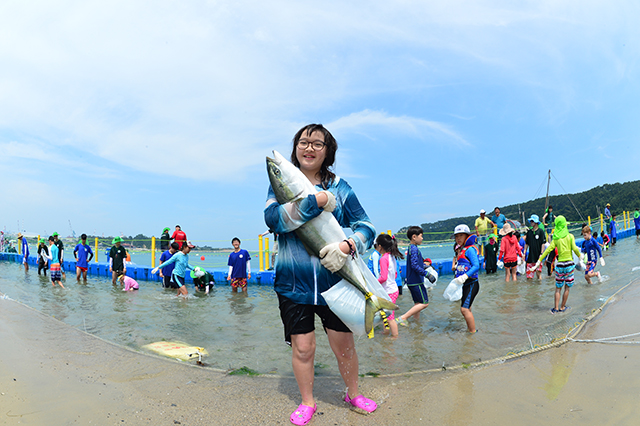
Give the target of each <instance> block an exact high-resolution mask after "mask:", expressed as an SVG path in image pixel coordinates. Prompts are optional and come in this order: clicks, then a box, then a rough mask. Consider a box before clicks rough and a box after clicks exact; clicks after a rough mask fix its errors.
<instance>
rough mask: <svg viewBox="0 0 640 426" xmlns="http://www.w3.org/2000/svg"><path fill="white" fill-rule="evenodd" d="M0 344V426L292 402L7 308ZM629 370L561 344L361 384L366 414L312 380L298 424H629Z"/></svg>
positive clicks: (607, 315)
mask: <svg viewBox="0 0 640 426" xmlns="http://www.w3.org/2000/svg"><path fill="white" fill-rule="evenodd" d="M638 304H640V285H639V284H638V283H636V284H634V285H632V286H630V287H629V288H627V289H626V290H625V291H623V292H622V293H620V294H619V295H618V296H617V299H616V300H615V301H613V302H612V303H610V304H608V305H607V306H606V307H605V309H604V311H603V312H602V313H601V314H600V315H598V316H597V317H596V318H595V319H594V320H593V321H591V322H590V323H589V324H587V326H586V327H585V328H584V329H583V331H582V332H581V333H580V335H579V336H578V338H581V339H593V338H600V337H610V336H619V335H623V334H629V333H636V332H640V310H638V309H637V308H636V306H637V305H638ZM473 338H481V334H478V335H476V336H473ZM639 340H640V339H639ZM0 342H1V344H0V424H3V425H4V424H7V425H13V424H27V425H71V424H93V425H116V424H117V425H123V424H134V425H145V424H153V425H176V424H181V425H218V424H219V425H254V424H256V425H261V424H266V425H270V424H282V425H287V424H290V423H289V419H288V418H289V414H290V413H291V411H292V410H293V409H295V408H296V407H297V405H298V404H299V402H300V401H299V394H298V389H297V385H296V383H295V380H293V379H292V378H272V377H246V376H228V375H225V374H224V373H221V372H217V371H212V370H207V369H202V368H200V367H194V366H190V365H185V364H179V363H176V362H173V361H171V360H167V359H163V358H160V357H154V356H148V355H145V354H141V353H136V352H133V351H130V350H128V349H125V348H121V347H119V346H117V345H113V344H110V343H108V342H104V341H102V340H100V339H97V338H95V337H93V336H90V335H87V334H85V333H83V332H81V331H79V330H76V329H74V328H72V327H69V326H67V325H66V324H63V323H61V322H59V321H57V320H55V319H53V318H51V317H48V316H46V315H44V314H41V313H39V312H37V311H35V310H33V309H31V308H28V307H25V306H23V305H21V304H18V303H16V302H12V301H8V300H0ZM639 371H640V345H613V344H597V343H575V342H569V343H566V344H564V345H562V346H560V347H556V348H551V349H549V350H545V351H541V352H538V353H535V354H532V355H529V356H525V357H522V358H518V359H515V360H511V361H507V362H505V363H502V364H497V365H492V366H487V367H481V368H473V369H468V370H460V371H453V372H451V371H447V372H438V373H430V374H416V375H408V376H403V377H393V378H380V377H378V378H370V377H367V378H363V379H361V390H362V391H363V392H364V393H365V394H366V395H368V396H370V397H372V398H374V399H375V400H376V401H377V402H378V403H379V408H378V410H377V411H376V412H375V413H374V414H372V415H370V416H361V415H359V414H356V413H354V412H352V411H350V410H349V409H348V408H347V406H346V404H345V403H344V402H342V399H341V397H342V396H343V392H344V388H343V383H342V381H341V380H340V379H339V378H319V379H317V380H316V385H315V395H316V399H317V403H318V414H316V416H315V417H314V419H313V420H312V421H311V423H310V425H346V424H350V425H365V424H366V425H372V424H385V425H390V424H391V425H396V424H398V425H400V424H403V425H404V424H434V425H436V424H437V425H443V424H447V425H458V424H460V425H463V424H464V425H466V424H473V425H495V424H517V425H534V424H536V425H537V424H544V423H556V422H560V423H562V424H568V425H571V424H576V425H577V424H580V425H596V424H597V425H602V424H610V425H632V424H634V425H635V424H638V422H639V421H638V419H637V418H638V416H639V415H640V404H639V401H638V398H639V395H640V374H639V373H638V372H639Z"/></svg>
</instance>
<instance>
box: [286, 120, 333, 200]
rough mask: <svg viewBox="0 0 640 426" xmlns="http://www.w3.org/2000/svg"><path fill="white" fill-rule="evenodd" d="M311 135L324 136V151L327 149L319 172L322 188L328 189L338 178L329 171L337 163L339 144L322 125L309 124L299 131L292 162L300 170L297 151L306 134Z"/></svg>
mask: <svg viewBox="0 0 640 426" xmlns="http://www.w3.org/2000/svg"><path fill="white" fill-rule="evenodd" d="M305 131H306V132H307V134H309V135H311V134H312V133H313V132H320V133H322V134H323V135H324V149H325V157H324V162H323V163H322V166H320V171H319V172H318V173H319V174H320V176H318V177H319V178H320V182H321V183H322V188H324V189H328V188H329V185H331V183H332V182H333V180H334V179H335V178H336V175H335V173H333V172H332V171H331V170H329V169H330V168H331V167H332V166H333V163H334V162H335V161H336V151H337V150H338V143H337V142H336V139H335V138H334V137H333V135H332V134H331V133H330V132H329V131H328V130H327V129H325V128H324V126H323V125H322V124H307V125H306V126H304V127H303V128H302V129H300V130H298V132H297V133H296V135H295V136H294V137H293V150H292V151H291V162H292V163H293V165H294V166H296V167H298V168H300V162H299V161H298V157H297V156H296V151H297V150H298V141H299V140H300V137H301V136H302V134H303V133H304V132H305Z"/></svg>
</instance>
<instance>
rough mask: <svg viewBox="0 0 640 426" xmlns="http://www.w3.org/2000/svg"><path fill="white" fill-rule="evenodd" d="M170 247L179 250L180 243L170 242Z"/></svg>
mask: <svg viewBox="0 0 640 426" xmlns="http://www.w3.org/2000/svg"><path fill="white" fill-rule="evenodd" d="M171 248H172V249H174V250H175V251H178V250H180V244H178V243H171Z"/></svg>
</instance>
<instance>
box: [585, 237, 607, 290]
mask: <svg viewBox="0 0 640 426" xmlns="http://www.w3.org/2000/svg"><path fill="white" fill-rule="evenodd" d="M582 236H583V237H584V242H583V243H582V252H583V253H586V254H587V263H586V265H587V267H586V268H585V269H584V278H585V279H586V280H587V282H588V283H589V284H591V278H593V277H598V280H602V279H601V278H600V272H596V271H595V269H596V262H597V260H598V257H600V265H602V266H604V259H603V258H602V250H601V249H600V244H598V242H597V241H596V239H595V238H593V237H592V236H591V228H590V227H589V226H588V225H587V226H585V227H584V228H582Z"/></svg>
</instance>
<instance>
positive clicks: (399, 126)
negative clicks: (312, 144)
mask: <svg viewBox="0 0 640 426" xmlns="http://www.w3.org/2000/svg"><path fill="white" fill-rule="evenodd" d="M327 126H328V127H329V128H330V129H332V131H336V132H340V131H342V132H358V133H361V134H367V130H368V129H373V130H374V131H377V130H379V129H381V128H384V129H386V130H387V131H390V132H394V133H396V134H400V135H405V136H406V135H409V136H411V137H413V138H416V139H422V140H430V139H436V140H438V141H439V142H440V143H443V144H449V143H452V142H453V143H455V144H458V145H463V146H471V144H470V143H469V142H467V141H466V140H465V139H464V137H462V136H461V135H460V134H459V133H458V132H456V131H455V130H453V129H452V128H451V126H449V125H447V124H444V123H439V122H437V121H431V120H424V119H421V118H416V117H407V116H391V115H389V114H387V113H385V112H382V111H370V110H364V111H360V112H355V113H352V114H349V115H348V116H346V117H341V118H339V119H337V120H335V121H333V122H332V123H329V124H328V125H327Z"/></svg>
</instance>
